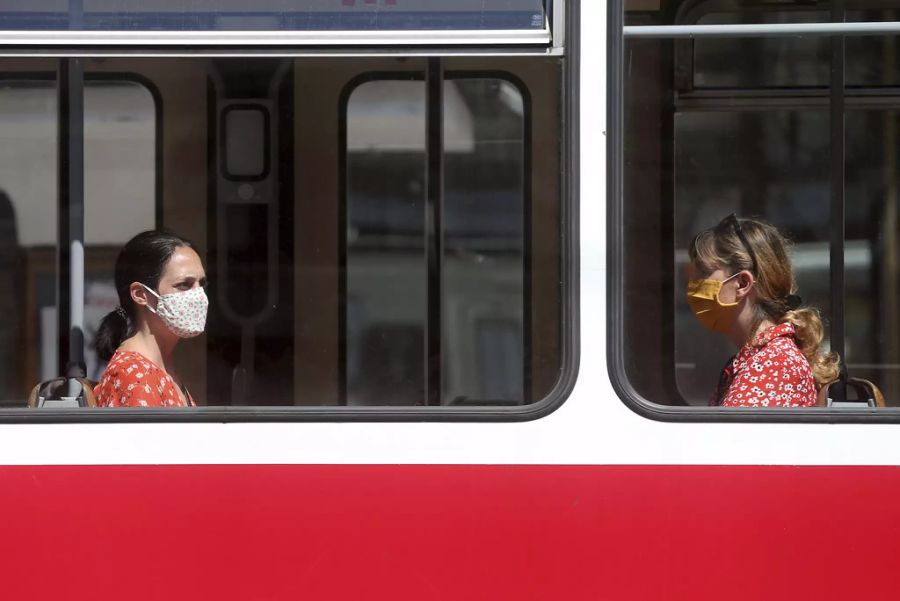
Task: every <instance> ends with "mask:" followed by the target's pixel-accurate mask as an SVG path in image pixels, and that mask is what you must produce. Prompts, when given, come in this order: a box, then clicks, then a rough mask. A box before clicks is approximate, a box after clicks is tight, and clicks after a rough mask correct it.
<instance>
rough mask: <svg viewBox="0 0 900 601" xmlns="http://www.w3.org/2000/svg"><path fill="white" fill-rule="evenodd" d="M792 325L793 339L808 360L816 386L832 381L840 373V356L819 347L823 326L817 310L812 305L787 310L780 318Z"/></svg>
mask: <svg viewBox="0 0 900 601" xmlns="http://www.w3.org/2000/svg"><path fill="white" fill-rule="evenodd" d="M781 320H782V321H786V322H788V323H790V324H792V325H793V326H794V332H795V334H794V339H795V340H796V341H797V347H799V349H800V352H802V353H803V355H804V356H805V357H806V360H807V361H809V367H810V369H812V373H813V377H814V378H815V379H816V387H817V388H821V387H822V386H824V385H826V384H828V383H830V382H833V381H834V380H836V379H837V377H838V375H839V374H840V369H841V368H840V357H838V355H837V353H832V352H824V351H822V349H821V348H820V346H821V345H822V339H823V338H824V337H825V327H824V326H823V325H822V319H821V318H820V317H819V311H818V310H817V309H814V308H812V307H804V308H802V309H794V310H793V311H788V312H787V313H785V314H784V317H782V318H781Z"/></svg>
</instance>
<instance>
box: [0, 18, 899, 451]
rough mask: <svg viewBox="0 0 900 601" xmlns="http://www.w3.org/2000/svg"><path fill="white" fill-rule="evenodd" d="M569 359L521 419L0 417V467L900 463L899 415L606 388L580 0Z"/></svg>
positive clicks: (597, 40) (599, 234)
mask: <svg viewBox="0 0 900 601" xmlns="http://www.w3.org/2000/svg"><path fill="white" fill-rule="evenodd" d="M582 11H583V21H582V28H583V31H584V34H583V52H584V55H583V57H582V65H583V69H584V71H583V78H582V86H581V94H582V97H581V104H582V107H583V109H584V110H582V113H581V124H582V125H581V126H582V131H581V140H582V153H581V209H580V211H581V228H582V236H581V265H582V269H581V282H580V284H581V323H582V327H581V365H580V369H579V373H580V377H579V380H578V383H577V385H576V388H575V391H574V393H573V394H572V396H571V398H570V399H569V400H568V401H567V402H566V403H565V404H564V405H563V406H562V407H561V408H560V409H559V410H558V411H556V412H555V413H552V414H551V415H549V416H547V417H545V418H543V419H540V420H537V421H533V422H526V423H297V424H286V423H279V424H248V423H243V424H217V423H210V424H58V425H38V424H32V425H2V426H0V462H2V463H6V464H20V465H21V464H68V465H72V464H88V465H91V464H259V463H278V464H551V465H554V464H582V465H584V464H608V465H629V464H632V465H633V464H658V465H679V464H692V465H900V445H898V444H897V435H898V432H900V426H897V425H876V424H864V425H858V424H838V425H831V424H763V423H751V424H747V423H743V424H721V423H710V424H700V423H692V424H675V423H663V422H656V421H652V420H648V419H646V418H644V417H641V416H639V415H637V414H635V413H634V412H632V411H631V410H630V409H629V408H628V407H626V405H625V404H624V403H622V402H621V401H620V400H619V399H618V398H617V397H616V395H615V393H614V391H613V389H612V387H611V384H610V381H609V377H608V374H607V370H606V319H607V316H606V268H605V265H606V264H605V261H606V234H605V232H606V202H605V200H604V198H605V189H606V188H605V185H606V161H605V158H606V154H605V153H606V150H605V144H606V137H605V132H606V112H605V105H606V93H605V89H604V86H605V83H604V82H605V77H606V74H605V70H604V69H603V65H604V64H605V58H606V53H605V39H604V36H603V35H602V34H601V33H600V32H602V31H605V11H606V8H605V6H604V4H603V3H601V2H587V3H583V5H582Z"/></svg>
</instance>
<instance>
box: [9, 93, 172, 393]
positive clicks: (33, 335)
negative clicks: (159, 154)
mask: <svg viewBox="0 0 900 601" xmlns="http://www.w3.org/2000/svg"><path fill="white" fill-rule="evenodd" d="M84 101H85V103H84V106H85V129H84V135H85V142H84V144H85V155H84V162H85V248H86V254H85V258H86V271H85V278H86V281H85V334H86V340H85V352H86V361H87V367H88V377H96V375H97V374H99V373H100V372H101V371H102V367H103V366H102V365H100V364H98V362H97V360H96V357H95V355H94V352H93V335H94V333H95V331H96V328H97V325H98V323H99V321H100V319H101V317H102V316H103V315H105V314H106V312H108V311H110V310H111V309H112V308H113V307H115V306H116V304H118V300H117V298H116V294H115V290H114V288H113V285H112V265H113V262H114V260H115V256H116V253H117V252H118V249H119V247H121V245H122V244H123V243H124V242H125V241H127V240H128V239H129V238H131V236H133V235H134V234H135V233H137V232H138V231H141V230H144V229H149V228H152V227H153V225H154V215H155V207H156V203H155V121H156V117H155V107H154V102H153V98H152V96H151V94H150V92H149V91H148V90H147V89H146V88H145V87H143V86H141V85H139V84H136V83H131V82H113V81H88V82H86V85H85V94H84ZM0 141H2V144H0V188H2V194H0V228H2V231H3V234H4V235H3V236H2V240H0V278H2V280H3V281H2V282H0V291H2V292H0V311H2V314H3V315H4V316H5V318H4V319H3V320H2V322H0V365H2V368H0V402H4V403H8V404H21V402H22V399H23V398H24V396H25V394H26V392H27V389H28V388H30V386H32V385H33V384H34V383H36V382H37V381H39V380H44V379H48V378H51V377H55V376H57V375H58V371H59V369H58V348H57V347H58V344H57V342H58V341H57V312H56V280H57V273H56V260H57V259H56V238H57V166H56V161H57V143H58V140H57V90H56V85H55V82H53V81H9V82H4V83H3V84H2V85H0Z"/></svg>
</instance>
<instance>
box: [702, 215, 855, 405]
mask: <svg viewBox="0 0 900 601" xmlns="http://www.w3.org/2000/svg"><path fill="white" fill-rule="evenodd" d="M788 246H789V242H788V241H787V240H786V239H785V237H784V236H783V235H782V234H781V233H780V232H779V231H778V229H776V228H775V227H774V226H772V225H770V224H768V223H765V222H763V221H759V220H756V219H742V220H738V218H737V217H735V215H733V214H732V215H729V216H728V217H726V218H725V219H723V220H722V221H721V222H720V223H719V224H718V225H716V226H715V227H713V228H710V229H707V230H704V231H702V232H700V233H699V234H697V235H696V236H695V237H694V239H693V241H692V242H691V245H690V248H689V255H690V259H691V265H690V274H689V278H690V281H689V282H688V286H687V299H688V304H689V305H690V306H691V310H692V311H693V312H694V315H695V316H696V317H697V319H698V320H699V321H700V323H701V324H702V325H703V326H704V327H706V328H707V329H709V330H711V331H713V332H716V333H718V334H721V335H723V336H725V337H727V338H728V339H729V340H731V342H732V343H733V344H734V345H735V347H736V348H737V349H738V353H737V354H736V355H735V356H734V357H733V358H732V359H731V361H729V363H728V365H726V367H725V369H724V371H723V372H722V375H721V377H720V378H719V385H718V386H717V388H716V391H715V393H714V394H713V395H712V397H711V399H710V405H721V406H723V407H811V406H814V405H815V404H816V393H817V391H818V389H819V388H820V387H822V386H823V385H825V384H827V383H829V382H831V381H833V380H834V379H835V378H836V377H837V376H838V371H839V366H838V357H837V355H835V354H834V353H829V352H825V351H823V350H822V348H821V343H822V338H823V326H822V320H821V319H820V317H819V312H818V311H817V310H816V309H815V308H812V307H803V306H801V300H800V297H798V296H797V295H796V294H795V291H796V284H795V282H794V273H793V270H792V268H791V261H790V257H789V256H788Z"/></svg>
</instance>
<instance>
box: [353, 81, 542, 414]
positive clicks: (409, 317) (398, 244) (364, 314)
mask: <svg viewBox="0 0 900 601" xmlns="http://www.w3.org/2000/svg"><path fill="white" fill-rule="evenodd" d="M443 113H444V165H445V173H444V214H443V223H444V231H443V232H442V236H443V257H442V268H443V271H442V282H441V290H442V296H441V300H440V306H439V307H430V308H429V307H428V306H427V303H428V299H427V289H426V285H427V273H426V264H425V250H426V244H428V243H429V241H427V240H426V238H425V205H424V202H425V181H426V172H425V84H424V82H422V81H414V80H410V81H397V80H378V81H371V82H367V83H363V84H361V85H360V86H358V87H357V88H356V89H355V90H354V91H353V93H352V95H351V96H350V99H349V102H348V106H347V140H346V143H347V199H346V240H347V249H346V323H345V329H346V349H347V350H346V361H347V364H346V370H347V375H346V377H347V402H348V404H351V405H353V404H363V405H368V404H381V403H385V402H386V401H388V400H389V401H390V402H391V403H393V404H401V405H412V404H421V403H423V400H424V398H425V390H424V386H425V381H424V378H425V369H426V365H425V339H426V338H425V337H426V335H427V332H426V329H427V318H428V311H429V309H430V310H432V311H440V314H441V322H442V325H441V327H442V333H441V339H442V349H441V355H442V381H443V390H442V391H441V398H442V404H467V403H486V402H490V403H502V404H510V403H512V404H518V403H522V402H523V401H524V400H525V397H524V395H525V391H524V386H523V382H524V378H523V370H524V340H525V333H524V323H525V321H524V320H525V316H524V283H523V281H524V276H523V274H524V268H525V267H524V256H525V198H524V156H525V154H524V153H525V146H524V123H525V120H524V101H523V98H522V96H521V94H520V92H519V91H518V89H517V88H516V87H515V86H513V85H511V84H509V83H507V82H505V81H501V80H496V79H449V80H447V81H446V82H445V85H444V106H443Z"/></svg>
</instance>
